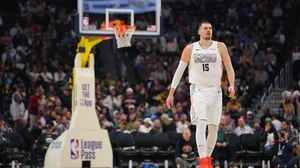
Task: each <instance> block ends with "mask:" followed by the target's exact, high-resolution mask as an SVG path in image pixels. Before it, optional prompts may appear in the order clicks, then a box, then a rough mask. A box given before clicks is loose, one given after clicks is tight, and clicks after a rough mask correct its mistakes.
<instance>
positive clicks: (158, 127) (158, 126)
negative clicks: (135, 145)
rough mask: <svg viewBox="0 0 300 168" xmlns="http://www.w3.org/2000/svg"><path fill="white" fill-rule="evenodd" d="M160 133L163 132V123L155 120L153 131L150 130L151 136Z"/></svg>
mask: <svg viewBox="0 0 300 168" xmlns="http://www.w3.org/2000/svg"><path fill="white" fill-rule="evenodd" d="M160 132H162V126H161V122H160V120H159V119H155V120H154V121H153V127H152V129H151V130H150V132H149V133H150V134H151V135H153V134H155V133H160Z"/></svg>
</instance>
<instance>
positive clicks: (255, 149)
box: [240, 134, 263, 166]
mask: <svg viewBox="0 0 300 168" xmlns="http://www.w3.org/2000/svg"><path fill="white" fill-rule="evenodd" d="M240 140H241V145H242V148H243V150H245V151H246V157H245V158H246V160H245V166H261V163H262V154H263V151H262V150H261V148H260V142H259V138H258V135H254V134H243V135H241V136H240Z"/></svg>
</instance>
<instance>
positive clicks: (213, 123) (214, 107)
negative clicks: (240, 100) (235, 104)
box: [206, 91, 222, 157]
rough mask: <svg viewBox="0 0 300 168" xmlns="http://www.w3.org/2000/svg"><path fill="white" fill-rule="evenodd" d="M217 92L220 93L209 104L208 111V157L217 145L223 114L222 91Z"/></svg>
mask: <svg viewBox="0 0 300 168" xmlns="http://www.w3.org/2000/svg"><path fill="white" fill-rule="evenodd" d="M214 92H216V91H214ZM216 93H217V94H218V95H217V96H216V99H215V101H213V102H212V103H211V104H210V105H209V107H208V112H207V126H208V135H207V145H206V146H207V148H206V156H207V157H210V156H211V154H212V152H213V150H214V147H215V145H216V142H217V136H218V130H219V124H220V120H221V115H222V92H216ZM212 94H213V93H212Z"/></svg>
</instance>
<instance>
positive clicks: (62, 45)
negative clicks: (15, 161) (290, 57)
mask: <svg viewBox="0 0 300 168" xmlns="http://www.w3.org/2000/svg"><path fill="white" fill-rule="evenodd" d="M66 2H68V1H66ZM18 3H19V6H18V7H19V9H20V13H19V15H20V16H19V20H16V21H15V25H12V27H11V28H10V29H7V30H5V32H4V33H3V34H1V39H0V45H1V48H0V49H1V50H0V51H1V59H0V63H1V67H0V84H1V96H0V101H1V106H0V109H1V111H0V112H1V115H2V118H1V122H3V123H4V124H2V125H3V127H1V132H7V131H9V130H11V131H14V132H19V133H21V134H22V136H23V138H24V139H26V140H25V142H27V143H28V145H27V146H29V147H32V146H33V143H34V142H37V143H38V144H39V145H40V146H41V147H42V148H41V149H43V150H41V151H40V152H41V153H42V154H44V152H45V151H44V149H46V148H47V145H49V143H50V142H51V141H45V138H47V137H48V138H49V137H51V138H52V139H55V137H57V136H59V135H60V134H61V133H62V132H63V131H65V130H67V129H68V127H69V123H70V120H71V116H72V111H71V101H72V95H71V89H70V88H69V86H68V83H67V81H68V78H69V77H71V75H72V73H71V70H72V67H73V61H74V57H75V55H76V44H77V42H78V38H77V37H76V34H75V33H74V18H75V17H74V16H75V13H76V9H73V8H70V7H68V8H66V7H64V5H65V4H63V1H62V2H59V3H58V2H56V1H46V0H45V1H44V0H20V1H18ZM297 4H298V5H299V1H290V0H287V1H278V2H277V1H262V0H261V1H260V0H258V1H254V0H247V1H244V0H243V1H211V2H208V1H204V0H201V1H200V0H196V1H192V0H182V1H177V2H176V3H163V4H162V15H163V17H164V32H163V36H162V37H160V38H155V39H152V38H149V39H133V40H132V41H133V47H132V48H133V49H134V50H135V51H136V52H133V53H136V55H133V56H132V57H133V58H134V59H133V60H132V61H133V64H134V66H135V70H136V71H135V72H136V73H135V75H136V76H135V77H136V78H137V83H130V82H128V81H127V77H126V76H119V77H118V78H117V79H116V78H113V77H112V75H111V74H110V73H107V74H106V75H105V77H104V78H97V79H96V93H95V94H96V102H95V103H96V113H97V116H98V118H99V124H100V125H101V127H102V128H104V129H108V130H109V132H114V131H117V132H129V133H130V132H133V131H138V132H144V133H151V134H154V133H156V132H167V131H175V132H178V133H183V132H184V130H186V128H191V129H192V130H193V129H194V128H193V127H192V126H191V124H190V122H189V108H190V107H189V106H190V102H189V84H188V77H187V72H186V73H185V74H184V76H183V78H182V80H181V82H180V84H179V86H178V89H177V90H176V94H175V95H174V100H175V104H174V107H173V108H172V109H167V107H166V105H165V104H164V103H165V100H166V98H167V96H168V90H169V85H170V83H171V81H172V75H173V74H174V72H175V70H176V68H177V65H178V63H179V59H180V53H181V51H182V50H183V48H184V47H185V46H186V45H187V44H189V43H192V42H196V41H197V40H198V39H199V37H198V35H197V29H198V24H199V22H200V21H201V20H204V19H207V20H209V21H211V23H212V26H213V30H214V40H219V41H223V42H224V43H225V44H226V45H227V47H228V51H229V54H230V57H231V59H232V63H233V66H234V69H235V74H236V85H235V87H236V90H237V94H236V96H234V97H232V98H228V93H227V88H228V85H229V83H228V80H227V75H226V73H224V75H223V77H222V79H221V82H222V89H223V95H224V97H223V104H224V107H223V110H222V122H221V124H220V128H223V129H220V130H224V132H225V133H235V134H236V135H238V136H240V135H241V134H245V133H250V134H252V133H267V132H268V131H270V130H271V131H274V129H273V126H272V125H271V126H270V125H268V124H266V123H273V125H274V127H275V128H276V130H280V129H283V130H285V129H287V127H288V126H290V125H289V123H288V122H286V125H287V127H284V124H283V123H284V122H285V121H282V126H279V122H281V121H279V120H278V117H276V115H273V116H270V117H265V118H266V119H262V120H261V121H254V115H255V114H254V113H253V112H252V111H251V107H252V106H251V105H252V103H253V102H252V100H253V99H255V98H257V97H259V96H261V95H262V94H263V93H264V91H265V88H266V86H268V85H269V83H270V82H271V81H272V80H273V78H274V77H275V76H276V74H277V73H278V69H279V67H280V66H281V64H280V62H279V61H278V60H280V61H281V60H282V58H281V55H280V54H281V51H278V50H276V49H278V48H282V47H283V46H284V44H285V41H286V38H285V37H286V34H287V33H288V32H287V31H289V30H287V29H286V27H285V22H284V19H285V18H288V17H289V16H290V15H292V14H293V13H291V12H290V11H294V7H293V6H295V5H297ZM222 12H224V13H222ZM3 24H5V22H4V23H3ZM99 45H101V44H99ZM295 53H296V54H295V55H297V54H298V53H299V51H298V49H296V52H295ZM294 60H295V63H296V62H297V61H298V60H297V59H294ZM298 67H299V66H298ZM297 72H300V71H299V69H298V70H297ZM265 112H266V113H265V115H266V116H268V115H270V114H269V110H268V109H267V108H266V109H265ZM27 123H29V124H28V126H27ZM2 125H1V126H2ZM23 126H24V127H26V128H28V130H29V131H28V132H26V135H25V133H24V132H23V131H20V130H24V127H23ZM270 127H271V128H272V129H270ZM9 128H11V129H9ZM293 129H294V128H292V127H291V128H290V127H289V129H288V130H287V131H290V132H293ZM27 133H28V134H27ZM296 134H297V135H296ZM1 135H2V134H1ZM28 135H30V136H28ZM291 136H293V137H297V136H298V133H295V134H294V133H291ZM263 141H265V139H264V140H263ZM263 141H262V142H263ZM293 141H295V142H296V141H297V142H298V138H294V139H293ZM222 143H226V142H225V141H224V139H223V140H221V141H220V142H219V144H217V145H219V146H218V147H222ZM269 144H270V143H269V142H266V143H265V144H264V146H268V145H269ZM224 147H225V146H224ZM29 149H30V148H29ZM265 149H266V150H269V148H268V147H265ZM233 159H234V158H233Z"/></svg>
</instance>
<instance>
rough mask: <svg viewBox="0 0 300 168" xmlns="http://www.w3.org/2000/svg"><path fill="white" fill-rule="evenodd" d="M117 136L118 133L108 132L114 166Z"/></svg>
mask: <svg viewBox="0 0 300 168" xmlns="http://www.w3.org/2000/svg"><path fill="white" fill-rule="evenodd" d="M118 135H119V133H118V132H110V133H109V139H110V143H111V147H112V150H113V156H114V158H113V162H114V165H115V166H116V165H118V164H119V163H118V160H119V159H118V155H119V153H118V144H117V142H118Z"/></svg>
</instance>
